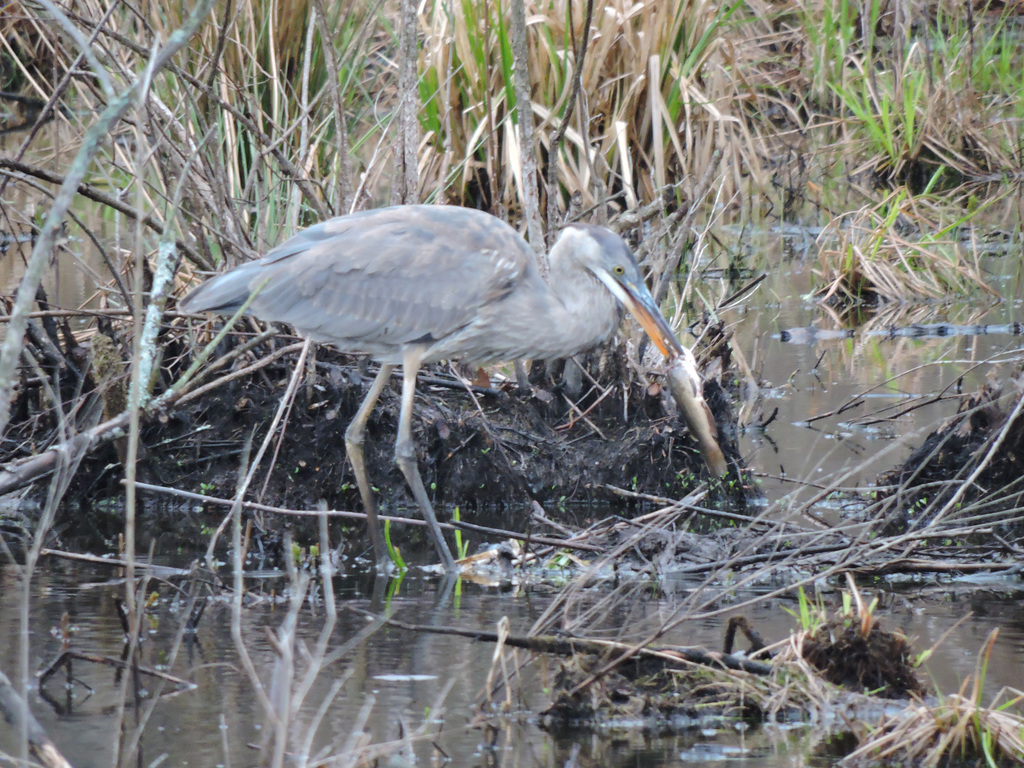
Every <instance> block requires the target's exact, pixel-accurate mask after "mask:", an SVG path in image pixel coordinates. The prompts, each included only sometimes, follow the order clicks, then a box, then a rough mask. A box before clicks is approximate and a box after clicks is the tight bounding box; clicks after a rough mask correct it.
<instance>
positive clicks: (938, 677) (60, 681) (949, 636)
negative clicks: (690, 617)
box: [0, 561, 1024, 766]
mask: <svg viewBox="0 0 1024 768" xmlns="http://www.w3.org/2000/svg"><path fill="white" fill-rule="evenodd" d="M110 576H111V573H110V570H109V569H106V568H98V569H97V568H93V567H88V568H82V567H80V566H69V565H68V564H65V563H61V562H57V561H51V562H49V563H48V564H47V565H46V567H45V568H43V569H42V570H41V572H40V573H39V574H38V575H37V577H36V579H35V580H34V582H33V585H32V590H31V591H32V604H33V606H34V610H33V614H32V617H31V653H30V664H31V666H32V669H33V670H37V669H41V668H43V667H45V666H46V665H47V664H49V663H50V662H51V661H52V660H53V659H54V658H55V657H56V656H57V655H58V654H59V652H60V649H61V643H60V640H59V639H58V638H56V637H55V636H54V635H53V634H52V633H53V631H54V630H55V628H56V627H58V625H59V624H60V619H61V614H62V613H63V612H64V611H67V612H69V614H70V617H71V622H72V626H73V628H74V635H73V640H72V646H73V647H74V648H76V649H78V650H80V651H85V652H89V653H93V654H98V655H105V656H109V657H112V658H119V657H120V654H121V652H122V649H123V643H124V635H123V633H122V630H121V627H120V624H119V622H118V620H117V618H116V611H115V606H114V602H113V596H114V595H116V594H119V593H120V590H121V588H122V585H121V584H120V582H118V581H116V580H110ZM0 585H2V587H3V589H2V592H0V616H3V617H5V620H4V621H3V622H2V623H0V648H2V651H0V664H2V665H3V667H4V668H5V669H14V668H15V664H14V662H15V658H14V652H15V649H16V648H17V645H18V639H17V622H16V621H14V620H12V617H14V616H16V615H17V603H18V594H19V592H20V585H19V583H18V579H17V575H16V570H15V569H13V568H5V569H4V570H3V571H0ZM159 586H160V585H159V584H158V583H154V588H159ZM693 586H694V585H691V584H686V583H674V584H667V585H664V586H663V588H662V589H661V590H657V591H655V592H654V593H652V595H651V597H650V599H649V600H645V601H641V602H639V603H634V604H631V605H630V606H629V607H628V608H626V607H623V608H622V609H621V610H622V612H621V614H620V615H608V616H606V617H605V624H606V626H607V627H608V628H609V631H611V630H614V628H615V627H616V626H617V625H620V624H622V623H625V622H628V623H629V624H630V627H631V629H632V630H634V631H643V630H645V629H648V628H652V627H654V626H655V625H657V624H658V623H660V622H661V621H662V620H664V619H665V617H666V616H667V615H668V614H670V613H671V612H672V611H673V610H674V608H675V607H677V605H678V602H679V599H681V597H682V596H683V595H685V594H687V593H688V591H689V589H691V588H692V587H693ZM269 587H270V585H269V584H268V590H267V592H268V593H269ZM336 587H337V597H338V598H339V601H340V603H342V604H344V605H349V606H354V607H358V608H361V609H366V610H373V611H375V612H376V611H380V610H382V609H387V610H389V611H390V612H391V614H392V615H393V616H394V617H396V618H400V619H401V620H402V621H405V622H408V623H411V624H421V625H428V626H434V627H446V626H454V627H464V628H471V629H485V630H493V629H494V628H495V626H496V624H497V622H498V621H499V620H501V619H502V618H503V617H507V618H508V621H509V623H510V625H511V628H512V631H513V632H522V631H524V630H525V628H527V627H528V626H529V625H530V624H532V622H533V621H534V620H535V619H536V618H537V617H538V616H539V615H540V613H541V612H543V610H544V609H545V608H546V607H547V605H548V604H549V601H550V599H551V593H552V591H553V590H550V589H546V588H544V587H535V588H531V589H521V590H509V591H499V590H495V589H490V588H483V587H478V586H474V585H472V584H469V583H464V584H462V585H461V586H460V588H459V589H458V590H456V591H453V592H451V593H449V594H441V593H439V591H438V581H437V580H436V579H421V578H416V577H409V578H407V579H406V580H405V581H404V583H403V584H402V586H401V588H400V589H399V590H398V592H397V593H396V594H393V595H391V596H390V597H388V596H387V595H377V596H376V598H375V597H374V595H373V594H372V580H370V581H361V580H359V579H346V578H341V579H338V580H337V585H336ZM888 587H889V588H888V589H882V590H879V593H880V594H882V602H881V607H880V609H879V616H880V617H881V619H882V621H883V622H884V623H886V624H887V625H889V626H891V627H893V628H897V627H898V628H901V629H903V630H904V631H906V632H907V633H908V635H909V636H910V637H911V638H913V639H914V640H915V643H916V644H918V645H919V646H920V647H922V648H923V647H926V646H928V645H930V644H931V643H933V642H935V641H936V640H938V638H940V637H942V636H943V635H945V639H944V640H943V642H942V643H941V644H940V645H939V646H938V647H937V649H936V650H935V653H934V655H933V656H932V657H931V659H930V660H929V662H928V664H927V670H928V675H929V676H930V678H931V681H932V682H933V683H934V684H935V685H936V686H937V687H938V688H939V689H940V690H943V691H947V692H952V691H956V690H957V689H958V688H959V686H960V683H961V682H962V681H963V680H964V679H965V678H966V677H967V676H968V675H971V674H973V673H974V671H975V664H976V654H977V650H978V649H979V648H980V647H982V645H983V644H984V641H985V638H986V636H987V634H988V633H989V631H990V630H991V629H993V628H997V627H998V628H999V629H1000V634H999V637H998V639H997V641H996V644H995V647H994V649H993V652H992V656H991V660H990V662H989V668H988V674H989V677H988V680H987V682H986V687H987V688H988V689H989V690H991V692H993V693H994V692H995V691H996V690H997V689H998V688H999V686H1001V685H1010V686H1014V687H1016V688H1019V689H1024V617H1022V616H1021V613H1020V610H1019V594H1016V590H1017V585H1016V584H1014V583H1009V582H995V583H989V584H984V583H978V582H959V583H953V582H946V583H917V584H914V585H907V586H905V587H904V588H894V585H888ZM162 594H163V596H162V598H161V599H160V600H159V601H157V602H156V603H155V604H154V606H153V607H152V608H151V610H149V611H148V612H147V616H146V620H145V628H144V635H145V640H144V642H143V645H142V660H143V664H144V665H145V666H148V667H155V668H157V669H161V670H163V671H166V672H168V673H170V674H173V675H176V676H178V677H181V678H184V679H186V680H189V681H191V682H192V683H194V684H195V688H194V689H191V690H186V691H183V692H179V693H175V694H174V695H165V696H163V697H161V698H160V699H159V700H157V701H156V702H155V704H153V703H152V702H151V701H150V700H149V699H146V698H143V699H142V701H141V702H140V708H139V710H138V711H136V710H134V708H133V707H132V706H129V708H128V715H127V718H126V719H127V722H128V723H129V724H132V725H133V724H134V723H135V722H136V720H137V718H138V712H140V711H146V710H147V709H148V708H149V707H150V706H152V712H151V713H149V720H148V724H147V726H146V729H145V735H144V737H143V739H142V742H141V743H142V747H143V759H142V761H141V762H140V765H180V766H215V765H249V764H253V762H255V759H256V758H255V756H256V754H257V753H256V752H255V751H254V745H258V744H259V743H260V741H261V737H262V734H261V730H262V729H263V728H264V727H267V726H266V721H265V718H264V716H263V713H262V710H261V708H260V705H259V703H258V701H257V700H256V698H255V697H254V695H253V692H252V689H251V687H250V685H249V683H248V679H247V678H246V676H245V675H244V673H243V672H242V671H241V669H240V668H239V662H238V657H237V654H236V652H235V647H234V645H233V643H232V640H231V632H230V608H229V606H227V605H226V604H213V605H210V606H209V607H208V608H207V611H206V613H205V615H204V616H203V619H202V622H201V624H200V628H199V631H198V632H197V633H196V636H195V637H194V638H191V639H189V640H188V641H187V642H182V643H181V647H180V650H179V651H178V652H177V655H176V657H175V658H174V659H173V661H172V659H171V655H170V654H171V652H172V649H174V648H175V647H177V646H176V635H177V633H178V630H179V627H180V624H181V621H182V602H181V601H179V600H178V599H176V598H175V596H174V593H173V591H172V590H165V591H163V593H162ZM750 596H752V595H750V594H743V593H740V594H735V595H733V598H734V599H736V600H737V601H739V600H741V599H742V598H745V597H750ZM795 607H796V606H795V601H794V600H792V599H789V598H772V599H769V600H765V601H761V602H760V603H758V605H757V607H756V608H754V609H753V610H748V611H747V612H746V615H747V616H748V618H749V619H750V620H751V621H752V622H753V623H754V624H755V625H756V626H757V627H758V629H759V630H760V631H762V632H763V633H764V634H765V635H767V636H770V637H773V638H780V637H785V636H786V635H787V634H788V633H789V632H790V631H791V629H792V628H793V626H794V620H793V617H792V616H791V615H790V614H789V613H788V612H787V610H786V609H787V608H788V609H790V610H794V609H795ZM284 614H285V610H284V607H283V606H282V605H281V604H273V603H271V602H270V601H267V602H265V603H262V604H256V605H254V606H250V607H249V608H247V609H246V610H245V612H244V615H243V620H242V621H243V624H242V632H243V635H244V637H245V643H246V645H247V647H248V650H249V653H250V654H251V655H252V657H253V662H254V665H255V668H256V670H258V672H259V674H260V676H261V677H262V678H263V682H264V684H268V685H269V682H270V678H271V676H272V675H271V672H272V670H273V669H274V665H275V660H276V655H275V652H274V650H273V648H272V647H271V644H270V642H269V641H268V639H267V630H268V629H276V628H278V627H279V626H280V624H281V622H282V620H283V618H284ZM965 617H966V620H964V619H965ZM724 622H725V617H717V618H714V619H709V620H703V621H696V622H687V623H686V624H685V625H683V626H681V627H680V628H678V629H677V630H674V631H673V632H671V633H670V634H669V635H668V636H666V637H665V638H664V640H665V642H666V643H668V644H678V645H706V646H708V647H718V646H719V645H720V643H721V636H722V632H723V627H724ZM323 625H324V617H323V615H322V613H321V612H319V611H317V610H315V609H310V610H304V611H302V612H301V614H300V619H299V623H298V626H297V629H296V631H297V635H298V638H299V640H300V645H306V646H308V647H312V646H314V645H315V644H316V642H317V639H318V636H319V634H320V632H321V629H322V627H323ZM365 626H366V619H365V618H364V617H363V616H362V615H359V614H356V613H350V612H347V611H345V610H343V611H342V612H341V615H340V616H339V619H338V623H337V626H336V627H335V629H334V632H333V633H332V635H331V637H330V640H329V641H328V646H327V647H328V653H330V652H331V651H334V650H337V649H338V648H340V647H342V645H343V644H344V643H346V641H348V640H350V639H351V638H352V637H353V636H354V635H356V633H357V632H359V631H360V630H361V629H362V628H364V627H365ZM492 654H493V647H492V646H491V645H490V644H487V643H478V642H474V641H471V640H467V639H463V638H453V637H447V636H443V635H432V634H428V633H423V632H420V633H414V632H409V631H406V630H402V629H396V628H390V627H382V628H380V629H378V630H377V631H376V632H375V633H374V634H373V635H372V636H371V637H370V638H369V639H368V640H366V641H365V642H361V643H358V644H356V645H355V647H354V648H352V649H351V650H349V651H348V652H347V653H345V655H343V656H341V657H340V658H338V659H337V660H336V661H334V662H333V663H331V664H330V665H329V666H327V667H325V668H324V669H323V671H322V673H321V674H320V675H319V676H318V677H317V679H316V681H315V682H314V684H313V686H312V688H311V690H310V694H309V696H308V697H307V702H308V704H307V706H306V707H305V708H304V709H303V710H302V712H301V713H300V715H299V717H298V718H296V724H295V726H294V729H295V732H296V733H295V736H296V737H295V739H294V740H293V744H294V746H293V749H294V750H295V751H296V752H298V751H301V749H302V747H303V745H304V744H305V740H304V737H305V733H304V731H305V730H306V729H307V728H308V727H309V725H310V723H312V722H313V721H314V718H315V717H317V715H318V713H317V710H318V708H319V707H320V706H321V704H323V702H324V701H326V700H328V697H329V696H332V695H333V698H330V699H329V706H326V707H325V710H324V712H322V713H320V716H322V721H321V722H320V724H319V727H318V728H316V729H315V737H313V738H312V739H311V740H310V742H309V743H308V745H306V746H307V747H308V749H309V750H310V753H309V754H310V756H311V757H313V756H315V755H316V754H318V753H319V752H320V751H321V750H330V751H331V752H335V753H336V752H338V751H343V749H344V747H345V745H347V744H354V743H357V742H358V739H359V738H360V734H362V733H364V732H365V733H366V734H369V738H370V740H372V741H374V742H389V741H400V740H401V739H402V737H403V736H404V735H406V734H410V733H415V734H419V732H420V730H421V729H422V731H423V733H422V735H417V736H416V737H414V738H412V739H411V740H410V743H409V744H407V745H405V746H404V747H403V750H404V754H405V757H404V759H405V760H407V761H409V762H407V763H406V762H403V763H401V764H402V765H405V764H413V765H433V764H438V762H439V761H440V760H441V754H440V752H439V751H438V750H443V752H444V753H445V754H446V755H447V756H448V757H449V758H450V760H451V762H450V764H451V765H459V766H561V765H564V764H566V762H567V761H568V760H569V758H570V755H571V754H572V753H573V752H574V750H575V749H576V748H578V749H579V754H578V763H577V764H578V765H631V766H642V765H680V766H682V765H701V764H705V763H717V762H722V761H726V760H728V761H729V762H736V761H740V762H741V763H742V764H744V765H758V766H760V765H763V766H783V765H794V764H797V765H799V764H811V765H830V764H832V762H834V761H835V759H836V758H837V751H836V750H835V749H834V748H832V747H830V746H829V744H828V743H827V741H825V740H824V733H825V732H824V731H821V730H819V729H817V728H815V727H813V726H811V725H809V724H800V723H791V724H787V725H771V726H764V727H749V726H746V725H744V724H743V723H742V722H740V721H732V722H730V721H723V722H719V723H710V724H709V723H704V724H702V725H701V726H700V727H691V728H680V729H678V730H676V731H674V732H668V731H662V732H658V733H651V732H649V731H645V730H644V729H642V728H641V727H639V724H638V723H633V724H628V723H626V724H622V727H619V728H616V729H614V730H611V729H603V730H599V731H596V732H595V731H582V730H576V731H573V730H568V731H566V730H562V731H556V732H551V731H549V730H545V729H543V728H541V727H539V724H538V721H539V719H538V717H537V714H536V713H538V712H540V711H542V710H543V709H544V708H545V707H546V706H547V705H548V704H549V703H550V702H549V700H548V698H547V693H546V692H547V691H548V690H549V687H550V686H551V684H552V678H553V675H554V673H555V666H556V663H555V662H553V661H545V660H541V661H538V662H535V663H534V665H533V666H532V667H531V668H529V669H527V670H526V672H525V674H524V677H523V680H522V683H521V690H517V691H516V692H515V701H516V709H514V710H513V711H512V712H511V713H510V714H508V715H506V716H503V717H491V718H489V719H488V720H487V722H488V723H489V724H490V727H487V728H483V727H474V720H475V719H476V716H477V714H478V713H479V712H480V696H481V694H482V692H483V690H484V689H485V681H486V680H487V678H488V674H489V673H490V671H491V659H492ZM299 668H300V669H302V664H301V663H300V664H299ZM74 677H75V681H74V682H73V683H71V684H66V681H65V679H64V678H63V675H58V676H56V677H54V678H51V679H50V680H49V681H48V682H47V684H46V686H45V687H44V688H43V689H42V690H36V691H34V692H33V694H32V696H31V703H32V708H33V711H34V712H35V713H36V715H37V716H38V717H39V718H40V720H41V722H42V723H43V725H44V726H45V727H46V728H47V730H48V732H49V733H50V734H51V736H52V737H53V738H54V739H55V741H56V742H57V744H58V745H59V746H60V747H61V748H62V750H63V751H64V754H65V755H66V756H67V757H68V758H69V759H71V760H72V762H73V763H74V764H75V765H76V766H102V765H109V764H110V760H111V756H112V755H113V750H114V747H115V740H116V739H117V737H118V731H117V726H116V723H117V722H118V720H117V701H118V698H119V696H120V692H121V679H120V675H119V673H118V672H117V671H115V670H112V669H110V668H107V667H102V666H99V665H94V664H86V663H83V662H76V663H75V665H74ZM335 684H340V688H338V689H337V690H334V691H332V686H334V685H335ZM144 688H145V689H146V691H147V692H151V691H153V690H155V684H154V683H153V681H146V682H145V685H144ZM167 690H168V688H167V687H165V688H164V691H165V694H166V691H167ZM8 736H9V734H8ZM435 745H436V746H435ZM0 746H2V747H3V748H5V749H10V748H11V746H12V745H11V742H10V740H9V739H5V740H4V741H3V742H0ZM291 757H292V758H293V759H297V758H298V755H297V754H293V755H292V756H291Z"/></svg>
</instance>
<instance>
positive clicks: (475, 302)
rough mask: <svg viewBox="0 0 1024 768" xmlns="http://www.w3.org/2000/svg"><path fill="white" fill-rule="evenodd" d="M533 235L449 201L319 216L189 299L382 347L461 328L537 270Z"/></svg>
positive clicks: (199, 306) (201, 306)
mask: <svg viewBox="0 0 1024 768" xmlns="http://www.w3.org/2000/svg"><path fill="white" fill-rule="evenodd" d="M534 269H535V267H534V257H533V253H532V251H531V250H530V248H529V246H528V245H527V244H526V242H525V241H524V240H523V239H522V238H521V237H520V236H519V234H518V233H517V232H516V231H515V230H514V229H512V228H511V227H510V226H508V225H507V224H505V223H504V222H502V221H500V220H499V219H496V218H494V217H493V216H491V215H490V214H487V213H483V212H481V211H474V210H470V209H465V208H456V207H449V206H402V207H396V208H383V209H377V210H373V211H365V212H362V213H358V214H353V215H350V216H342V217H339V218H336V219H330V220H328V221H325V222H322V223H320V224H317V225H315V226H313V227H310V228H308V229H305V230H303V231H302V232H300V233H298V234H297V235H295V236H294V237H292V238H291V239H289V240H287V241H286V242H284V243H282V244H281V245H280V246H278V247H277V248H275V249H274V250H272V251H270V252H269V253H268V254H267V255H266V256H265V257H264V258H262V259H260V260H259V261H255V262H251V263H249V264H245V265H243V266H241V267H239V268H237V269H234V270H232V271H230V272H227V273H225V274H224V275H221V276H219V277H216V278H213V279H212V280H209V281H207V282H206V283H204V284H203V285H202V286H200V287H199V288H198V289H196V291H194V292H193V293H192V294H191V295H189V296H188V297H187V299H186V300H185V301H184V302H182V308H183V309H186V310H187V311H204V310H211V311H218V312H229V311H233V310H235V309H237V308H238V307H240V306H241V305H242V304H243V303H244V302H245V301H246V300H247V299H248V297H249V295H250V294H251V293H252V292H253V291H254V290H256V289H258V288H259V287H260V286H263V287H262V289H261V290H260V291H259V293H258V295H257V296H256V298H255V299H254V300H253V302H252V304H251V305H250V312H251V313H252V314H254V315H256V316H257V317H259V318H261V319H264V320H271V321H278V322H284V323H289V324H291V325H293V326H295V327H296V328H297V329H298V330H299V331H301V332H302V333H304V334H306V335H308V336H311V337H312V338H314V339H317V340H319V341H329V342H332V343H335V344H337V345H338V346H339V347H341V348H342V349H345V350H348V351H366V352H371V353H373V352H378V353H379V352H380V351H382V350H393V349H395V348H396V347H399V346H401V345H403V344H407V343H411V342H420V343H430V342H432V341H436V340H439V339H442V338H444V337H446V336H448V335H450V334H453V333H456V332H458V331H459V330H460V329H462V328H464V327H465V326H466V325H467V324H469V323H470V322H471V321H472V320H473V319H474V318H475V317H477V314H478V312H479V310H480V308H481V307H484V306H486V305H488V304H492V303H494V302H497V301H500V300H501V299H502V298H504V297H505V296H506V295H508V293H510V292H511V291H512V290H514V288H515V287H516V285H517V284H518V283H519V281H520V280H522V279H523V277H524V275H526V274H527V273H528V272H532V271H534Z"/></svg>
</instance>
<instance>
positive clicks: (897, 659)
mask: <svg viewBox="0 0 1024 768" xmlns="http://www.w3.org/2000/svg"><path fill="white" fill-rule="evenodd" d="M803 657H804V658H805V659H807V661H808V662H809V663H810V664H811V665H813V666H814V667H815V668H816V669H818V670H819V671H820V672H821V674H822V676H823V677H824V678H825V679H826V680H828V681H829V682H830V683H834V684H835V685H842V686H844V687H846V688H849V689H850V690H852V691H856V692H858V693H872V694H875V695H877V696H881V697H882V698H886V699H899V698H905V697H907V696H909V695H910V694H922V693H924V692H925V687H924V685H922V683H921V681H920V680H918V679H917V673H916V672H915V671H914V666H913V657H914V653H913V649H912V648H911V645H910V641H908V640H907V638H906V637H904V636H903V635H901V634H899V633H898V632H888V631H886V630H884V629H882V628H881V626H880V625H879V623H878V622H877V621H869V622H867V626H866V627H865V626H862V625H861V623H860V622H859V621H857V620H853V619H843V618H836V619H832V620H830V621H828V622H826V623H825V624H823V625H822V626H821V627H819V628H818V629H817V631H815V632H814V634H813V635H812V636H811V637H809V638H808V639H807V640H805V641H804V644H803Z"/></svg>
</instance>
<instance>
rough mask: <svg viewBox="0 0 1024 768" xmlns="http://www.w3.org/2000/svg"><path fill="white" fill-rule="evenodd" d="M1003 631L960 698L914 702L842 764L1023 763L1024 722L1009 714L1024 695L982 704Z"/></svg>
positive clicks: (1005, 693) (1005, 692) (1002, 695)
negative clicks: (997, 642) (934, 701)
mask: <svg viewBox="0 0 1024 768" xmlns="http://www.w3.org/2000/svg"><path fill="white" fill-rule="evenodd" d="M998 632H999V630H997V629H996V630H992V632H991V633H990V634H989V636H988V640H987V641H986V643H985V647H984V648H983V649H982V652H981V654H979V656H978V663H977V669H976V671H975V675H974V676H973V678H971V677H968V678H967V680H965V681H964V683H963V685H961V687H960V690H959V691H958V692H957V693H955V694H953V695H951V696H944V697H942V698H941V699H940V701H939V703H938V704H936V705H931V706H930V705H927V704H925V703H923V702H921V701H915V702H913V703H912V704H910V705H909V706H908V707H907V708H906V709H905V710H904V711H903V712H901V713H899V714H898V715H896V716H894V717H887V718H885V719H884V720H883V721H882V723H881V724H880V725H879V727H878V728H876V729H874V730H873V732H871V733H869V734H868V735H867V736H866V737H865V738H864V739H863V741H862V743H861V745H860V746H859V747H858V748H857V749H856V750H855V751H854V752H852V753H851V754H850V755H848V756H847V757H846V759H845V760H844V761H843V764H844V765H862V764H863V765H867V764H870V765H877V764H886V765H892V764H901V765H918V766H922V767H923V768H932V767H933V766H938V765H947V764H948V763H949V761H950V760H963V761H964V762H965V763H966V762H969V761H974V760H981V761H983V763H984V764H985V765H989V766H996V765H1006V764H1009V762H1013V763H1017V764H1019V763H1020V762H1022V761H1024V717H1022V716H1021V714H1020V713H1019V712H1013V711H1010V710H1011V708H1013V707H1018V709H1019V704H1020V703H1021V701H1024V693H1021V692H1020V691H1016V690H1012V689H1007V688H1003V689H1002V690H1000V691H999V693H998V694H997V695H996V697H995V699H994V700H993V701H992V703H991V704H989V705H988V706H985V705H983V704H982V700H981V697H982V691H983V689H984V683H985V673H986V671H987V667H988V663H989V656H990V654H991V652H992V646H993V645H994V644H995V640H996V636H997V634H998ZM968 687H970V691H969V692H968ZM1010 696H1012V698H1008V697H1010Z"/></svg>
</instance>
